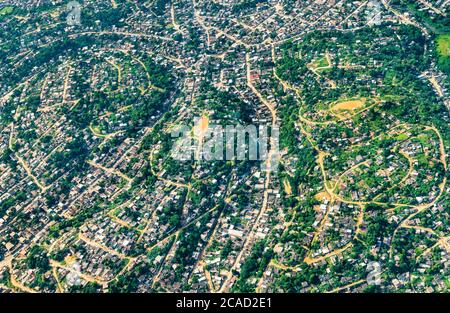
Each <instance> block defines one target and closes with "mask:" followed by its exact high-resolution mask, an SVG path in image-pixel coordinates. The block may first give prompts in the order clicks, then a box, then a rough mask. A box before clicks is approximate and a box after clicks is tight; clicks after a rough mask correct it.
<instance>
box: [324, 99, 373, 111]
mask: <svg viewBox="0 0 450 313" xmlns="http://www.w3.org/2000/svg"><path fill="white" fill-rule="evenodd" d="M364 103H365V101H364V100H363V99H355V100H345V101H340V102H337V103H336V104H335V105H333V107H331V110H333V111H339V110H346V111H351V110H355V109H359V108H362V107H363V106H364Z"/></svg>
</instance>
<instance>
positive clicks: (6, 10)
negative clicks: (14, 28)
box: [0, 6, 14, 15]
mask: <svg viewBox="0 0 450 313" xmlns="http://www.w3.org/2000/svg"><path fill="white" fill-rule="evenodd" d="M13 10H14V8H13V7H12V6H6V7H3V8H0V15H8V14H11V13H12V12H13Z"/></svg>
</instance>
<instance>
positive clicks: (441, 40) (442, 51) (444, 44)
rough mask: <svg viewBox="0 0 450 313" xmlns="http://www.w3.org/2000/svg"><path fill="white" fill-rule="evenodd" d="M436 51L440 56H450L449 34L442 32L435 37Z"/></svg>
mask: <svg viewBox="0 0 450 313" xmlns="http://www.w3.org/2000/svg"><path fill="white" fill-rule="evenodd" d="M437 51H438V53H439V56H440V57H449V56H450V34H444V35H440V36H438V37H437Z"/></svg>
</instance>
